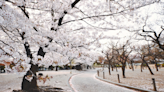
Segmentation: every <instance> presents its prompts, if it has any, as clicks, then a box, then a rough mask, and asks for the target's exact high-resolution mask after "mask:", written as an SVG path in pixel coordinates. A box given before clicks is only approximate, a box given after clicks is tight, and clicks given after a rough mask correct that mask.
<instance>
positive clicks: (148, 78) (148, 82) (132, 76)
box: [99, 68, 164, 92]
mask: <svg viewBox="0 0 164 92" xmlns="http://www.w3.org/2000/svg"><path fill="white" fill-rule="evenodd" d="M152 71H153V73H154V75H151V74H150V72H149V70H148V69H144V70H143V72H140V69H135V70H134V71H132V70H131V69H126V70H125V76H126V78H123V77H122V70H121V68H119V69H118V72H116V70H114V71H111V75H109V73H108V69H107V68H104V72H105V80H109V81H111V82H115V83H118V76H117V74H119V77H120V82H121V84H124V85H129V86H133V87H137V88H140V89H145V90H152V91H153V89H154V88H153V84H152V78H155V81H156V88H157V91H159V92H164V68H162V69H159V71H158V72H156V70H155V69H152ZM99 77H100V78H101V79H103V71H102V69H100V73H99Z"/></svg>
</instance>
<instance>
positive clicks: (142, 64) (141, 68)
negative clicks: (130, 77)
mask: <svg viewBox="0 0 164 92" xmlns="http://www.w3.org/2000/svg"><path fill="white" fill-rule="evenodd" d="M142 66H143V63H141V72H142Z"/></svg>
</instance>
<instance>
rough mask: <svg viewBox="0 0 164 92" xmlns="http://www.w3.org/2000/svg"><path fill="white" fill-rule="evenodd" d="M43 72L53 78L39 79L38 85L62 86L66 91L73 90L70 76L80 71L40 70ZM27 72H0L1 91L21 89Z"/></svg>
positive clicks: (7, 91)
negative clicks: (44, 80)
mask: <svg viewBox="0 0 164 92" xmlns="http://www.w3.org/2000/svg"><path fill="white" fill-rule="evenodd" d="M39 73H43V76H46V75H48V76H52V77H53V78H51V79H50V81H49V80H47V81H46V82H45V83H43V81H41V82H39V81H38V86H52V87H58V88H62V89H63V90H64V92H72V89H71V87H70V85H69V78H70V77H71V76H72V75H74V74H78V73H80V72H79V71H76V70H59V71H40V72H39ZM24 74H25V73H20V74H16V73H3V74H0V79H1V81H0V92H12V90H19V89H21V83H22V79H23V75H24Z"/></svg>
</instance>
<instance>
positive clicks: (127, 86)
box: [95, 74, 158, 92]
mask: <svg viewBox="0 0 164 92" xmlns="http://www.w3.org/2000/svg"><path fill="white" fill-rule="evenodd" d="M95 77H96V78H97V79H99V80H101V81H104V82H108V83H111V84H115V85H118V86H121V87H125V88H128V89H133V90H137V91H141V92H158V91H152V90H146V89H141V88H137V87H133V86H129V85H125V84H121V83H117V82H113V81H110V80H107V79H103V78H101V77H98V76H97V74H96V75H95Z"/></svg>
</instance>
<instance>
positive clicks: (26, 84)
mask: <svg viewBox="0 0 164 92" xmlns="http://www.w3.org/2000/svg"><path fill="white" fill-rule="evenodd" d="M37 70H38V66H37V65H33V64H31V68H30V70H29V71H27V73H26V75H24V77H23V81H22V87H21V88H22V90H24V91H27V92H34V91H35V92H39V91H38V86H37V75H36V72H37ZM27 76H31V77H32V80H31V81H29V80H27V79H26V77H27Z"/></svg>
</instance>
